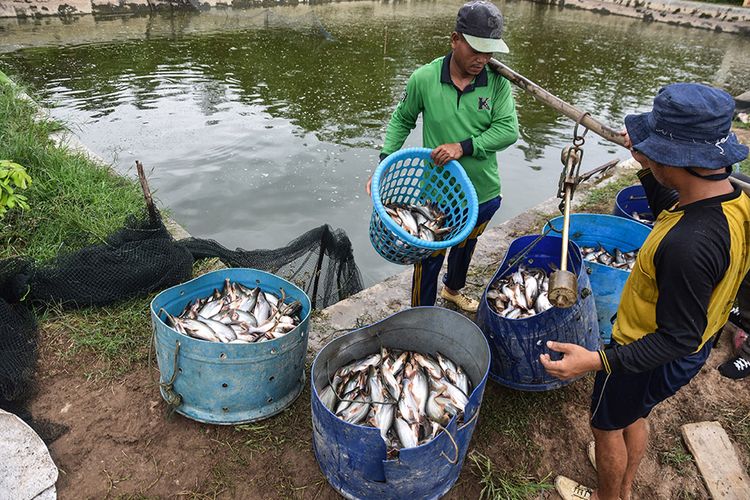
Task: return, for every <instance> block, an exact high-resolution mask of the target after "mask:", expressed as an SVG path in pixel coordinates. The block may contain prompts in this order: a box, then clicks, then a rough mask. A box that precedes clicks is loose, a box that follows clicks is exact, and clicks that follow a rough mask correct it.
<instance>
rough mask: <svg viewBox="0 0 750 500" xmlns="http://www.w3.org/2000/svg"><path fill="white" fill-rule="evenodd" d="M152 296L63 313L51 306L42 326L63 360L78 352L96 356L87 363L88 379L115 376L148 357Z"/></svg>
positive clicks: (42, 320)
mask: <svg viewBox="0 0 750 500" xmlns="http://www.w3.org/2000/svg"><path fill="white" fill-rule="evenodd" d="M151 298H152V297H147V298H137V299H132V300H127V301H124V302H121V303H118V304H114V305H111V306H108V307H89V308H85V309H80V310H73V311H64V312H63V311H62V310H60V309H59V308H57V307H51V308H48V309H47V310H46V311H45V313H44V315H43V316H42V318H41V325H42V328H43V330H44V332H45V336H46V337H47V338H49V339H50V343H51V345H52V346H53V349H55V351H56V353H57V354H58V355H59V356H60V357H62V358H63V359H73V357H77V356H78V355H81V354H84V355H91V356H93V357H94V358H95V362H91V363H87V364H86V371H85V375H86V376H87V378H89V379H92V378H101V377H104V378H110V377H117V376H120V375H123V374H124V373H127V372H128V371H129V370H130V369H131V368H132V367H133V365H134V364H135V363H139V362H143V361H145V360H146V359H147V357H148V348H149V345H150V338H151V321H150V318H149V301H150V300H151Z"/></svg>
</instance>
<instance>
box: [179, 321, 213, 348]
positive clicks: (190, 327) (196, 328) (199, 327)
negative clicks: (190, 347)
mask: <svg viewBox="0 0 750 500" xmlns="http://www.w3.org/2000/svg"><path fill="white" fill-rule="evenodd" d="M180 323H181V325H182V328H184V329H185V331H186V332H188V334H189V335H190V336H191V337H195V338H198V339H202V340H208V341H211V342H217V341H218V340H219V338H218V337H217V336H216V334H215V333H214V331H213V330H212V329H211V327H210V326H208V325H207V324H205V323H202V322H200V321H198V320H194V319H187V318H186V319H182V320H180Z"/></svg>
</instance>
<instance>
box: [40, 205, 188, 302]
mask: <svg viewBox="0 0 750 500" xmlns="http://www.w3.org/2000/svg"><path fill="white" fill-rule="evenodd" d="M192 269H193V256H192V255H190V252H189V251H188V250H187V249H186V248H184V247H183V246H181V245H178V244H175V241H174V240H173V239H172V236H171V235H170V234H169V231H168V230H167V229H166V228H165V227H164V224H163V223H162V222H161V219H160V218H155V219H153V220H152V219H151V218H149V217H148V216H146V217H141V218H135V217H132V218H130V219H129V220H128V221H127V222H126V224H125V226H124V227H123V228H122V229H120V230H119V231H117V232H116V233H114V234H112V235H111V236H110V237H109V238H107V240H106V242H104V243H102V244H100V245H94V246H90V247H86V248H84V249H82V250H79V251H77V252H74V253H69V254H63V255H60V256H59V257H57V258H56V259H54V260H52V261H50V262H47V263H44V264H42V265H39V266H37V267H36V268H35V269H34V271H33V273H32V274H31V276H30V277H29V281H28V285H29V292H28V296H29V298H30V299H32V300H34V301H38V302H42V303H49V302H54V303H58V304H62V305H63V306H66V307H83V306H94V305H96V306H102V305H107V304H112V303H114V302H116V301H118V300H124V299H128V298H132V297H141V296H145V295H148V294H149V293H152V292H155V291H158V290H162V289H164V288H168V287H170V286H173V285H177V284H179V283H182V282H184V281H186V280H188V279H190V277H191V275H192Z"/></svg>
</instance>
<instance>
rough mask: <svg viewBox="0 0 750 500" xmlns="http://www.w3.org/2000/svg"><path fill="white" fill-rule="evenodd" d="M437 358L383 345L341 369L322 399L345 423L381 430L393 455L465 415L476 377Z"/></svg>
mask: <svg viewBox="0 0 750 500" xmlns="http://www.w3.org/2000/svg"><path fill="white" fill-rule="evenodd" d="M436 358H437V359H435V358H433V357H432V356H429V355H427V354H422V353H419V352H414V351H398V350H395V349H387V348H385V347H383V348H382V349H381V352H380V353H377V354H372V355H371V356H367V357H366V358H363V359H359V360H356V361H354V362H352V363H349V364H347V365H345V366H343V367H341V368H339V369H338V370H337V371H336V373H335V374H334V375H333V378H332V379H330V378H329V382H330V384H329V385H326V387H325V388H324V389H323V390H322V391H321V392H320V399H321V401H322V402H323V404H324V405H326V407H327V408H328V409H329V410H331V411H332V412H334V413H335V414H336V415H337V416H338V417H339V418H341V419H342V420H344V421H345V422H349V423H351V424H359V425H368V426H371V427H376V428H378V429H380V436H381V437H382V438H383V440H384V441H385V443H386V446H387V448H388V454H389V456H390V457H392V456H394V454H395V453H396V452H397V450H399V449H401V448H413V447H415V446H419V445H421V444H424V443H426V442H427V441H430V440H431V439H433V438H434V437H435V436H437V435H438V434H439V433H440V431H441V430H442V426H445V425H447V424H448V422H449V421H450V419H451V417H453V416H457V417H459V418H463V412H464V408H465V406H466V404H467V403H468V401H469V398H468V395H469V394H470V392H471V381H470V380H469V377H468V376H467V375H466V372H464V370H463V368H462V367H461V366H460V365H457V364H456V363H454V362H453V361H451V360H450V359H448V358H446V357H445V356H443V355H441V354H440V353H436Z"/></svg>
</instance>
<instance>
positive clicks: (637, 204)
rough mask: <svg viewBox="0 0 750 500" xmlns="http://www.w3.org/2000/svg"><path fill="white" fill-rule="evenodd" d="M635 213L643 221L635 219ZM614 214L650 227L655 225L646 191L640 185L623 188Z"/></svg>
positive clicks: (618, 195)
mask: <svg viewBox="0 0 750 500" xmlns="http://www.w3.org/2000/svg"><path fill="white" fill-rule="evenodd" d="M633 213H637V214H639V217H640V218H641V219H643V220H642V221H638V220H637V219H636V218H635V217H633ZM612 214H613V215H616V216H618V217H624V218H626V219H630V220H632V221H636V222H638V223H640V224H644V225H646V226H649V227H651V226H652V225H653V224H654V213H653V212H652V211H651V206H649V204H648V199H646V191H644V189H643V186H642V185H640V184H636V185H634V186H629V187H626V188H623V189H621V190H620V191H619V192H618V193H617V196H616V197H615V208H614V210H613V211H612Z"/></svg>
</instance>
